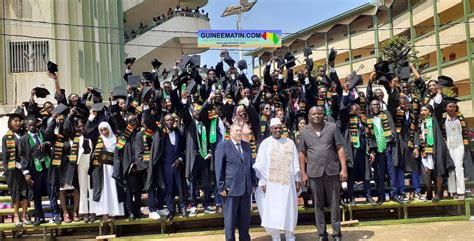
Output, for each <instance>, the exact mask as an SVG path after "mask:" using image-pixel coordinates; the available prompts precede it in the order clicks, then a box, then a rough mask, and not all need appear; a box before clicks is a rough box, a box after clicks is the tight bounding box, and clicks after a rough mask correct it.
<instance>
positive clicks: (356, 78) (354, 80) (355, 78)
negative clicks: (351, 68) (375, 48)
mask: <svg viewBox="0 0 474 241" xmlns="http://www.w3.org/2000/svg"><path fill="white" fill-rule="evenodd" d="M347 81H348V83H349V89H353V88H354V87H356V86H358V85H360V84H362V83H363V80H362V76H360V75H358V74H355V75H349V76H348V79H347Z"/></svg>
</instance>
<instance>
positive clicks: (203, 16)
mask: <svg viewBox="0 0 474 241" xmlns="http://www.w3.org/2000/svg"><path fill="white" fill-rule="evenodd" d="M174 17H193V18H200V19H204V20H207V21H209V16H208V14H202V13H200V12H196V13H193V12H173V13H172V14H170V15H166V16H163V17H161V18H160V19H159V20H158V21H153V22H152V23H151V24H150V25H145V26H144V27H142V28H139V29H138V30H132V31H131V32H130V33H125V36H124V38H125V43H127V42H130V41H132V40H133V39H135V38H137V37H138V36H140V35H142V34H144V33H146V32H148V31H149V30H151V29H153V28H155V27H156V26H159V25H161V24H163V23H165V22H166V21H168V20H170V19H172V18H174Z"/></svg>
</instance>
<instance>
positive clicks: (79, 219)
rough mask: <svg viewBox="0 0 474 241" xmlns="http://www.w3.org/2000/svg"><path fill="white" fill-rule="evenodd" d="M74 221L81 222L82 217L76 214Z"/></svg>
mask: <svg viewBox="0 0 474 241" xmlns="http://www.w3.org/2000/svg"><path fill="white" fill-rule="evenodd" d="M73 220H74V222H80V221H81V217H80V216H79V214H77V213H76V214H74V217H73Z"/></svg>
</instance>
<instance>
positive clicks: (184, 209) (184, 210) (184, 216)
mask: <svg viewBox="0 0 474 241" xmlns="http://www.w3.org/2000/svg"><path fill="white" fill-rule="evenodd" d="M168 215H169V214H168ZM181 217H183V218H187V217H188V213H187V212H186V208H181Z"/></svg>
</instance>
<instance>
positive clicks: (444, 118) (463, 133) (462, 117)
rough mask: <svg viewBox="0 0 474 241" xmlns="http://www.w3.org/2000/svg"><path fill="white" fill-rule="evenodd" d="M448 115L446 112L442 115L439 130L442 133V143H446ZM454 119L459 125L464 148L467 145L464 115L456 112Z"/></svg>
mask: <svg viewBox="0 0 474 241" xmlns="http://www.w3.org/2000/svg"><path fill="white" fill-rule="evenodd" d="M447 117H448V114H447V113H446V112H444V113H443V122H442V123H441V127H442V128H441V130H442V132H443V137H444V141H446V118H447ZM456 118H457V119H458V120H459V123H461V131H462V141H463V144H464V145H465V146H467V145H469V139H468V138H467V125H466V120H465V119H464V115H463V114H462V113H461V112H456Z"/></svg>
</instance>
